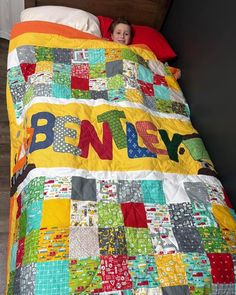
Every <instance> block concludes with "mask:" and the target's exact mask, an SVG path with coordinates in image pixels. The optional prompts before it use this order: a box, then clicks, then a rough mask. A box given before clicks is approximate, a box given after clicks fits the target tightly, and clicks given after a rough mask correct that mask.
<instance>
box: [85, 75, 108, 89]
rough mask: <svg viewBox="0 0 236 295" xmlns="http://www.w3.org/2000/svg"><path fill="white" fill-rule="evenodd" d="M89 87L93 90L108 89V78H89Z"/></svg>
mask: <svg viewBox="0 0 236 295" xmlns="http://www.w3.org/2000/svg"><path fill="white" fill-rule="evenodd" d="M89 89H90V90H91V91H93V90H94V91H105V90H107V80H106V79H104V78H97V79H91V78H90V79H89Z"/></svg>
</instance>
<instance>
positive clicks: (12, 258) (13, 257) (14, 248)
mask: <svg viewBox="0 0 236 295" xmlns="http://www.w3.org/2000/svg"><path fill="white" fill-rule="evenodd" d="M17 249H18V242H16V243H14V244H13V245H12V247H11V256H10V271H14V270H15V269H16V253H17Z"/></svg>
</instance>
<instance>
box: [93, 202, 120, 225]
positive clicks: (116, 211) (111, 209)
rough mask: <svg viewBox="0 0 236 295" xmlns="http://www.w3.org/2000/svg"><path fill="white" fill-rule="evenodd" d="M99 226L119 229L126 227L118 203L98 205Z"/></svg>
mask: <svg viewBox="0 0 236 295" xmlns="http://www.w3.org/2000/svg"><path fill="white" fill-rule="evenodd" d="M98 226H99V227H118V226H124V219H123V215H122V211H121V208H120V204H117V203H106V202H99V203H98Z"/></svg>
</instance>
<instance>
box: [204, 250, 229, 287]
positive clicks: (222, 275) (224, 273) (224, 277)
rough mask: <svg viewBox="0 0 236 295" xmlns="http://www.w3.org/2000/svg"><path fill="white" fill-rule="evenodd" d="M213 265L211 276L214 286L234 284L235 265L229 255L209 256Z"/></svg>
mask: <svg viewBox="0 0 236 295" xmlns="http://www.w3.org/2000/svg"><path fill="white" fill-rule="evenodd" d="M207 256H208V258H209V260H210V264H211V274H212V278H213V283H214V284H233V283H234V264H233V260H232V256H231V255H230V254H228V253H214V254H207Z"/></svg>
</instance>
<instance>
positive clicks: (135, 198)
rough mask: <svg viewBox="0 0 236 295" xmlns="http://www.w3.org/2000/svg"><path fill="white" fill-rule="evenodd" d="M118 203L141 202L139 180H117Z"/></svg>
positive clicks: (141, 195) (141, 194) (141, 193)
mask: <svg viewBox="0 0 236 295" xmlns="http://www.w3.org/2000/svg"><path fill="white" fill-rule="evenodd" d="M118 199H119V202H120V203H128V202H136V203H141V202H143V192H142V189H141V181H140V180H119V196H118Z"/></svg>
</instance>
